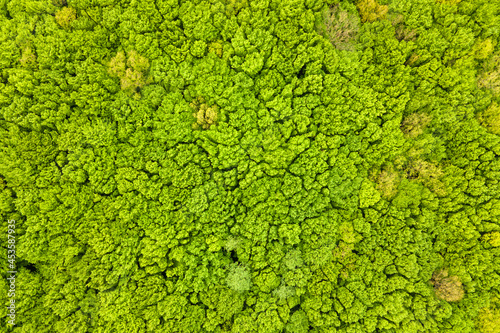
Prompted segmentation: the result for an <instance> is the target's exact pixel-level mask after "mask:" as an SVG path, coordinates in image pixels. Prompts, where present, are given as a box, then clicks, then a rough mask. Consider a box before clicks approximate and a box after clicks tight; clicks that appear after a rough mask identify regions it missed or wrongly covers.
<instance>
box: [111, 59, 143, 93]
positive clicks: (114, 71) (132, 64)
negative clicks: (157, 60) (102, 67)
mask: <svg viewBox="0 0 500 333" xmlns="http://www.w3.org/2000/svg"><path fill="white" fill-rule="evenodd" d="M148 69H149V60H148V59H146V58H145V57H142V56H141V55H139V54H138V53H137V52H136V51H135V50H132V51H130V52H128V56H125V53H124V52H123V51H120V52H118V53H117V54H116V55H115V56H114V57H113V58H111V60H110V62H109V64H108V73H109V74H111V75H113V76H116V77H118V78H120V85H121V89H122V90H124V91H125V92H126V93H127V94H129V95H131V96H134V98H136V99H137V98H140V95H139V90H140V89H141V88H142V87H144V86H145V85H147V84H149V83H151V82H152V81H151V77H148V74H147V71H148Z"/></svg>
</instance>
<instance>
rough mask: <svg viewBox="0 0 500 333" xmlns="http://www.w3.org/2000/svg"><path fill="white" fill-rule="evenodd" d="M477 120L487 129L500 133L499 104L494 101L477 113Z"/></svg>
mask: <svg viewBox="0 0 500 333" xmlns="http://www.w3.org/2000/svg"><path fill="white" fill-rule="evenodd" d="M478 120H479V122H480V123H481V125H483V126H484V127H486V128H487V129H488V130H489V131H491V132H492V133H494V134H499V135H500V106H499V105H498V104H497V103H496V102H493V103H492V104H491V105H490V106H489V107H488V108H487V109H486V110H484V111H483V112H481V113H479V116H478Z"/></svg>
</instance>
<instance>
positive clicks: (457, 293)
mask: <svg viewBox="0 0 500 333" xmlns="http://www.w3.org/2000/svg"><path fill="white" fill-rule="evenodd" d="M431 284H432V285H433V286H434V291H435V293H436V296H437V297H438V298H440V299H443V300H445V301H447V302H458V301H460V300H462V298H463V297H464V290H463V287H462V282H461V281H460V278H459V277H458V276H456V275H453V276H448V271H447V270H446V269H442V270H439V271H436V272H434V274H433V275H432V279H431Z"/></svg>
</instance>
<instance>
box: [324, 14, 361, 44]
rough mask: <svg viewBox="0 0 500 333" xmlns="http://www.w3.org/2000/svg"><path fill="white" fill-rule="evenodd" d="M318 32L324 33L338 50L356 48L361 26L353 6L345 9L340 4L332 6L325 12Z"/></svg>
mask: <svg viewBox="0 0 500 333" xmlns="http://www.w3.org/2000/svg"><path fill="white" fill-rule="evenodd" d="M348 8H349V7H348ZM322 20H323V21H322V22H321V24H320V25H319V27H318V32H319V33H320V34H323V35H324V36H325V37H326V38H328V39H329V40H330V42H331V43H332V44H333V46H335V48H337V49H338V50H348V51H353V50H354V39H355V38H356V36H357V34H358V30H359V26H360V22H359V17H358V16H357V15H356V14H354V13H353V8H352V7H351V8H349V10H348V9H344V8H342V7H341V6H340V4H337V5H334V6H330V7H328V8H327V9H325V11H324V13H323V18H322Z"/></svg>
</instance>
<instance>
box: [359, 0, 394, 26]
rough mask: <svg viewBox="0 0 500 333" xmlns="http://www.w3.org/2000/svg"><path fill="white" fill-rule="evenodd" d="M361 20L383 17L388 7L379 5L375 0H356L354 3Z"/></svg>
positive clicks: (373, 19) (367, 20) (366, 20)
mask: <svg viewBox="0 0 500 333" xmlns="http://www.w3.org/2000/svg"><path fill="white" fill-rule="evenodd" d="M356 6H357V7H358V11H359V15H360V16H361V22H374V21H376V20H379V19H384V18H385V15H386V14H387V11H388V10H389V7H388V6H387V5H381V4H379V3H378V2H377V0H358V1H357V3H356Z"/></svg>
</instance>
